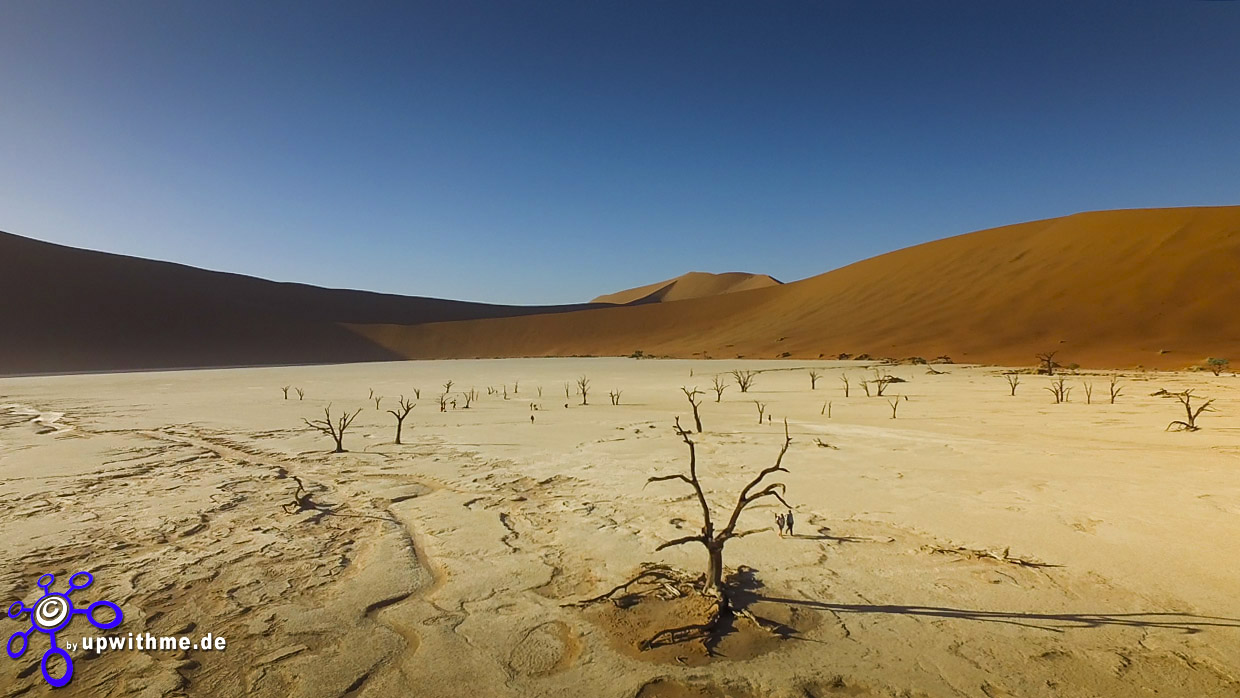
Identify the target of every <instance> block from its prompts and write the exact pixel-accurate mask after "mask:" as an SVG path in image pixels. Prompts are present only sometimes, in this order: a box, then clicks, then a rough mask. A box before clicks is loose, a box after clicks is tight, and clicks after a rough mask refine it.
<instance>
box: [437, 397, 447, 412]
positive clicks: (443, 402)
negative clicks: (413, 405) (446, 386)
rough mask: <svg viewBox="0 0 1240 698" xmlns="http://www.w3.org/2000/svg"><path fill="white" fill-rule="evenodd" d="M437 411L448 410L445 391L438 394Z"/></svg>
mask: <svg viewBox="0 0 1240 698" xmlns="http://www.w3.org/2000/svg"><path fill="white" fill-rule="evenodd" d="M439 411H440V412H447V411H448V394H447V393H440V394H439Z"/></svg>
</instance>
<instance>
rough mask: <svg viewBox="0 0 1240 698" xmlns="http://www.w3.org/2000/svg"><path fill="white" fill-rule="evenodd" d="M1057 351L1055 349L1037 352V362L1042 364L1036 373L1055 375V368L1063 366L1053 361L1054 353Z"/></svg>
mask: <svg viewBox="0 0 1240 698" xmlns="http://www.w3.org/2000/svg"><path fill="white" fill-rule="evenodd" d="M1058 353H1059V352H1057V351H1044V352H1042V353H1041V354H1037V359H1038V363H1040V364H1042V366H1041V368H1039V369H1038V373H1045V374H1046V375H1048V376H1053V375H1055V369H1057V368H1063V367H1062V366H1060V365H1059V364H1057V363H1055V355H1056V354H1058Z"/></svg>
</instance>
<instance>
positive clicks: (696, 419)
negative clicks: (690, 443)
mask: <svg viewBox="0 0 1240 698" xmlns="http://www.w3.org/2000/svg"><path fill="white" fill-rule="evenodd" d="M680 391H681V392H682V393H684V394H685V399H687V400H688V401H689V406H690V407H692V408H693V426H695V427H696V428H697V433H699V434H701V433H702V418H701V417H700V416H698V408H699V407H701V406H702V401H701V400H700V399H699V398H698V395H701V394H702V392H701V391H700V390H698V389H697V386H694V387H693V390H690V389H688V388H686V387H684V386H683V385H682V386H680Z"/></svg>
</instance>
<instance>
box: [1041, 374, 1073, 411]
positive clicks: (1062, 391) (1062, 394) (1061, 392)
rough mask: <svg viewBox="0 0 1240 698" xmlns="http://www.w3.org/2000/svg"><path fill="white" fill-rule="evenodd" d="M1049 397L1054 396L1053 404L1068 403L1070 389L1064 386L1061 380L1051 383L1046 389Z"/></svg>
mask: <svg viewBox="0 0 1240 698" xmlns="http://www.w3.org/2000/svg"><path fill="white" fill-rule="evenodd" d="M1047 390H1048V391H1050V394H1051V395H1054V396H1055V404H1056V405H1058V404H1059V403H1061V402H1067V401H1068V394H1069V393H1071V392H1072V388H1070V387H1068V386H1067V385H1064V380H1063V379H1062V378H1060V379H1058V380H1053V381H1051V385H1050V387H1049V388H1047Z"/></svg>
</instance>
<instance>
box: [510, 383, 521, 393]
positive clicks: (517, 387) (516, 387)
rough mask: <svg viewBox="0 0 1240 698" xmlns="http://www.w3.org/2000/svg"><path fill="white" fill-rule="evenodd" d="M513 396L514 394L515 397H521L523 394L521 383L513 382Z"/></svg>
mask: <svg viewBox="0 0 1240 698" xmlns="http://www.w3.org/2000/svg"><path fill="white" fill-rule="evenodd" d="M512 394H513V395H520V394H521V381H513V382H512Z"/></svg>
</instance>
